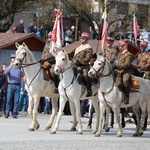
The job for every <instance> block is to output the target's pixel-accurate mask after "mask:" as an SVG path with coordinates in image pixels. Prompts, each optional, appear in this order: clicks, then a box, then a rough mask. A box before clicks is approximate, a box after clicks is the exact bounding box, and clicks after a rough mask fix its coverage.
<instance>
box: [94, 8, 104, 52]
mask: <svg viewBox="0 0 150 150" xmlns="http://www.w3.org/2000/svg"><path fill="white" fill-rule="evenodd" d="M104 9H105V8H104ZM103 11H104V10H103ZM99 16H100V15H99ZM99 20H100V17H99ZM101 22H102V23H101V25H100V30H99V35H98V42H97V47H96V53H97V51H98V47H99V42H100V39H101V36H102V27H103V19H101Z"/></svg>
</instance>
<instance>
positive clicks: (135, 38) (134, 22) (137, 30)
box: [132, 11, 139, 44]
mask: <svg viewBox="0 0 150 150" xmlns="http://www.w3.org/2000/svg"><path fill="white" fill-rule="evenodd" d="M132 17H133V32H134V41H135V44H137V36H138V34H139V26H138V22H137V19H136V16H135V12H134V11H133V14H132Z"/></svg>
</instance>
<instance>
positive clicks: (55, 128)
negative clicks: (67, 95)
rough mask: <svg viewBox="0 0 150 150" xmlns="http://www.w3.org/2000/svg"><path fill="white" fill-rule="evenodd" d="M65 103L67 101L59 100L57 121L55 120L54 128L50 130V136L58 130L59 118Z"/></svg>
mask: <svg viewBox="0 0 150 150" xmlns="http://www.w3.org/2000/svg"><path fill="white" fill-rule="evenodd" d="M66 102H67V99H64V98H62V97H60V98H59V111H58V115H57V119H56V123H55V126H54V128H53V129H52V130H51V132H50V133H51V134H55V133H56V131H57V130H58V128H59V123H60V118H61V116H62V114H63V110H64V108H65V104H66Z"/></svg>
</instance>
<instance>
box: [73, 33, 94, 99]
mask: <svg viewBox="0 0 150 150" xmlns="http://www.w3.org/2000/svg"><path fill="white" fill-rule="evenodd" d="M83 35H84V34H82V35H81V37H82V36H83ZM92 54H93V50H92V47H91V46H90V45H89V44H88V43H87V42H86V43H83V44H81V45H80V46H79V47H78V48H77V49H76V50H75V54H74V58H73V59H74V60H75V64H76V66H77V67H81V68H82V71H83V76H84V80H85V83H86V87H87V90H88V91H89V92H92V91H91V83H90V79H89V77H88V71H89V62H90V60H91V57H92ZM89 95H90V96H91V94H87V96H89Z"/></svg>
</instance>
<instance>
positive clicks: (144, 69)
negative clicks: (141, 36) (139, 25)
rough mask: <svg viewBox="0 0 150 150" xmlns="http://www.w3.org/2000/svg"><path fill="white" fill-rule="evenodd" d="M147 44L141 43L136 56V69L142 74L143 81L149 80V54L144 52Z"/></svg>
mask: <svg viewBox="0 0 150 150" xmlns="http://www.w3.org/2000/svg"><path fill="white" fill-rule="evenodd" d="M147 46H148V43H147V42H145V41H141V43H140V52H139V54H138V56H137V64H136V68H137V69H139V71H140V72H141V73H142V74H144V76H143V77H144V78H145V79H150V53H149V52H147V51H146V48H147Z"/></svg>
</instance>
